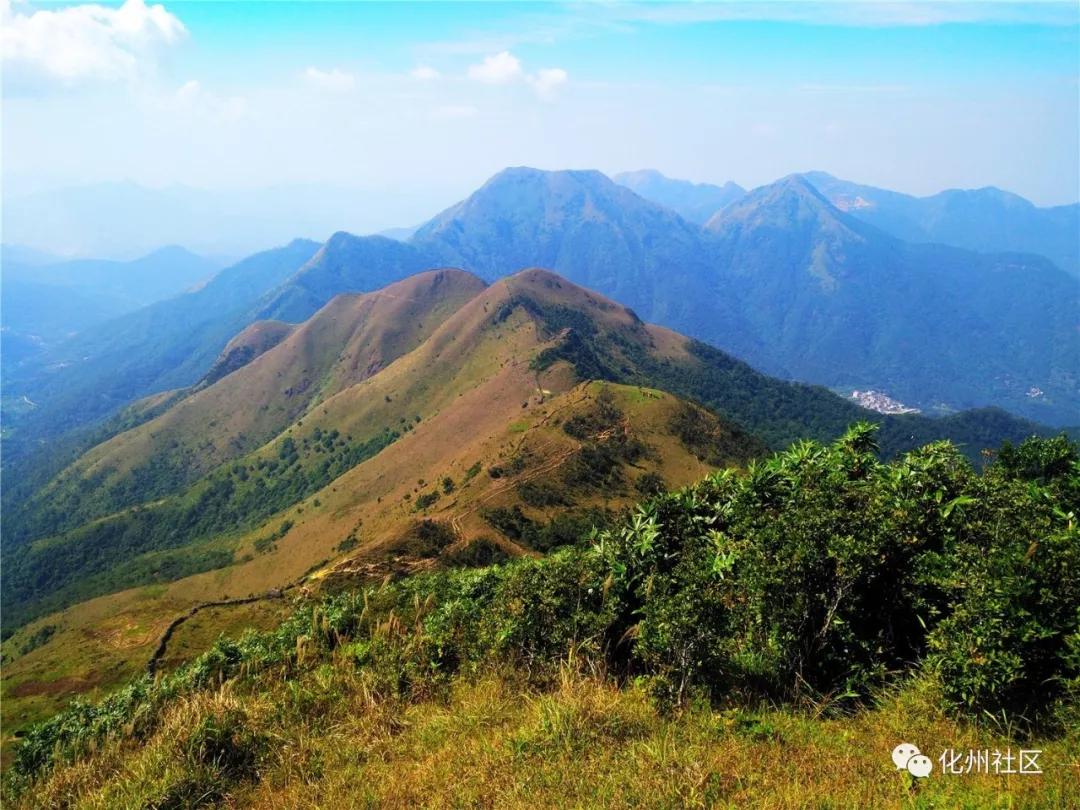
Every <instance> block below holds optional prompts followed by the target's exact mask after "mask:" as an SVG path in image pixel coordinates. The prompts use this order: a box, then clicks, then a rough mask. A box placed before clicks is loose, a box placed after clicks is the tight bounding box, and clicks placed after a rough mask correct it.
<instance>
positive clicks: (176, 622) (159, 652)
mask: <svg viewBox="0 0 1080 810" xmlns="http://www.w3.org/2000/svg"><path fill="white" fill-rule="evenodd" d="M293 587H295V583H294V584H292V585H289V586H287V587H286V588H275V589H273V590H270V591H267V592H266V593H264V594H261V595H259V596H245V597H242V598H237V599H219V600H217V601H214V602H200V603H199V604H197V605H195V606H194V607H193V608H191V609H190V610H188V612H187V613H184V614H183V615H180V616H177V617H176V618H175V619H173V620H172V621H171V622H169V626H168V627H166V628H165V632H164V633H162V634H161V638H160V639H158V644H157V647H156V648H155V649H154V653H153V655H151V656H150V660H149V661H147V662H146V672H147V673H148V674H150V675H153V674H154V673H156V672H157V668H158V664H159V663H160V662H161V659H162V658H164V657H165V652H166V650H167V649H168V646H169V640H170V639H171V638H172V637H173V633H175V632H176V630H177V628H179V627H180V625H182V624H183V623H184V622H186V621H187V620H188V619H190V618H193V617H194V616H195V615H196V614H197V613H198V612H199V611H200V610H203V609H205V608H214V607H229V606H231V605H250V604H252V603H254V602H261V601H263V600H264V599H284V598H285V591H286V590H288V589H289V588H293Z"/></svg>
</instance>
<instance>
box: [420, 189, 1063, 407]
mask: <svg viewBox="0 0 1080 810" xmlns="http://www.w3.org/2000/svg"><path fill="white" fill-rule="evenodd" d="M412 244H414V245H416V246H417V247H420V248H422V249H423V250H425V251H426V252H427V253H431V254H436V255H438V256H439V257H440V258H441V262H442V263H443V264H448V265H455V266H460V267H463V268H465V269H468V270H472V271H473V272H476V273H478V274H480V275H481V276H482V277H483V278H485V279H494V278H497V277H498V276H499V275H502V274H505V273H508V272H513V271H514V270H515V269H518V268H520V267H522V266H526V265H528V264H529V263H539V264H542V265H544V266H549V267H551V268H552V269H554V270H556V271H557V272H560V273H562V274H564V275H566V276H567V278H569V279H570V280H571V281H573V282H575V283H578V284H582V285H583V286H587V287H590V288H592V289H596V290H597V291H599V292H601V293H603V294H605V295H609V296H611V297H613V298H615V299H616V300H619V301H621V302H623V303H625V304H627V305H629V306H630V307H631V308H633V309H634V310H635V311H637V312H638V313H639V314H641V316H642V317H644V318H646V319H647V320H650V321H653V322H656V323H662V324H664V325H666V326H669V327H671V328H674V329H678V330H680V331H682V332H684V333H685V334H687V335H690V336H692V337H695V338H698V339H700V340H703V341H705V342H708V343H711V344H713V345H716V346H718V347H720V348H722V349H725V350H726V351H729V352H731V353H733V354H735V355H736V356H738V357H741V358H744V359H746V360H748V361H749V362H750V363H751V364H754V365H758V366H760V367H762V368H763V369H764V370H766V371H769V372H770V373H773V374H778V375H781V376H786V377H789V378H794V379H800V380H806V381H811V382H815V383H820V384H825V385H829V386H833V387H836V388H838V389H842V388H851V389H872V390H878V391H883V392H884V393H886V394H888V395H890V396H892V397H894V398H896V399H899V400H901V401H903V402H905V403H907V404H909V405H915V406H918V407H921V408H923V409H924V410H938V411H942V412H948V411H950V410H961V409H965V408H970V407H981V406H989V405H996V406H1001V407H1007V408H1010V409H1012V410H1014V411H1015V412H1017V413H1020V414H1022V415H1024V416H1027V417H1029V418H1032V419H1037V420H1040V421H1045V422H1049V423H1054V424H1076V423H1077V422H1080V405H1078V402H1080V397H1078V395H1077V374H1078V363H1077V357H1078V348H1077V334H1076V330H1075V317H1074V316H1075V312H1076V311H1077V307H1078V290H1077V288H1076V284H1075V282H1074V281H1073V280H1072V279H1070V278H1069V277H1068V276H1067V275H1065V274H1064V273H1063V272H1061V271H1058V270H1056V269H1055V268H1054V267H1053V266H1052V265H1051V264H1050V263H1049V262H1048V261H1047V260H1045V259H1042V258H1040V257H1037V256H1031V255H1018V254H978V253H974V252H970V251H964V250H960V249H956V248H949V247H945V246H941V245H932V244H911V243H906V242H903V241H901V240H898V239H896V238H895V237H891V236H889V235H888V234H886V233H884V232H882V231H880V230H879V229H877V228H875V227H873V226H870V225H868V224H867V223H864V222H862V221H861V220H859V219H857V218H856V217H854V216H853V215H851V214H850V213H846V212H844V211H841V210H840V209H838V208H836V206H833V205H832V204H831V203H829V202H828V200H827V199H825V197H824V196H823V195H822V194H820V193H819V192H817V191H816V190H815V189H814V188H813V186H812V185H811V184H810V183H809V182H807V181H806V180H803V179H800V178H798V177H794V176H793V177H790V178H786V179H784V180H783V181H780V182H779V183H776V184H773V185H771V186H766V187H763V188H761V189H757V190H755V191H754V192H752V193H751V194H749V195H747V196H746V197H745V198H743V199H742V200H740V201H739V202H737V203H732V204H731V205H729V206H728V207H727V208H725V209H724V210H723V211H721V212H720V213H718V214H717V215H715V216H714V217H713V218H711V219H710V221H709V223H708V224H707V225H706V227H705V228H704V229H703V230H702V229H698V228H696V227H695V226H694V225H692V224H691V223H688V222H686V221H685V220H683V219H682V218H680V217H678V216H677V215H676V214H674V212H672V211H670V210H669V209H666V208H664V207H662V206H659V205H657V204H655V203H651V202H649V201H647V200H644V199H642V198H641V197H638V196H637V195H635V194H633V193H632V192H630V191H629V190H627V189H625V188H622V187H620V186H618V185H616V184H615V183H613V182H612V181H610V180H609V179H608V178H606V177H605V176H604V175H602V174H599V173H598V172H542V171H538V170H534V169H525V168H517V169H508V170H506V171H504V172H501V173H500V174H498V175H496V176H495V177H493V178H492V179H491V180H489V181H488V182H487V183H486V184H485V185H484V186H483V187H482V188H481V189H479V190H478V191H477V192H475V193H474V194H473V195H471V196H470V197H469V198H468V199H466V200H464V201H462V202H461V203H459V204H457V205H456V206H453V207H452V208H450V209H448V210H447V211H444V212H443V213H441V214H439V215H438V216H437V217H435V218H434V219H433V220H431V222H429V223H427V224H426V225H424V226H422V227H421V228H420V229H419V230H418V231H417V232H416V234H415V235H414V237H413V239H412Z"/></svg>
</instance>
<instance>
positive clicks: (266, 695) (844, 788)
mask: <svg viewBox="0 0 1080 810" xmlns="http://www.w3.org/2000/svg"><path fill="white" fill-rule="evenodd" d="M370 687H371V684H370V683H369V682H368V678H367V677H366V675H365V672H364V671H363V670H361V671H357V670H356V669H355V667H352V666H350V665H345V663H344V662H337V663H335V664H326V665H323V666H321V667H320V668H318V669H315V670H312V671H310V672H307V673H305V674H304V675H303V677H301V678H299V679H297V680H293V681H278V682H277V683H274V684H273V685H270V684H261V685H260V688H259V689H258V690H251V689H247V688H243V687H238V686H237V685H236V684H235V682H230V683H228V684H226V685H225V686H223V687H222V688H221V689H219V690H216V691H213V692H209V693H199V694H196V695H193V696H191V697H190V698H186V699H184V700H182V701H178V702H177V703H176V704H175V705H173V706H171V707H170V708H169V710H168V711H167V714H166V716H165V718H164V719H163V722H162V723H161V726H160V728H159V729H158V731H157V732H156V733H155V734H154V735H153V736H152V737H151V738H150V739H149V740H148V741H146V743H145V744H141V743H140V744H135V743H132V742H130V741H128V742H122V741H118V742H110V743H107V744H106V745H104V746H103V747H102V749H101V750H99V751H97V752H95V753H94V754H93V755H91V756H89V757H87V758H85V759H82V760H79V761H77V762H76V763H75V764H73V765H69V766H66V767H62V768H59V769H57V770H56V771H55V772H54V773H53V774H52V775H51V777H50V778H49V779H48V780H46V781H45V782H43V783H41V784H39V785H38V786H37V788H36V789H35V790H34V791H33V792H32V793H30V794H27V795H24V796H23V797H22V800H21V802H20V803H19V804H18V805H17V806H19V807H58V806H63V807H87V808H110V809H111V808H140V807H155V808H164V807H192V806H198V805H200V804H217V803H224V804H226V806H240V807H266V808H303V807H327V808H330V807H334V808H339V807H391V808H393V807H401V808H405V807H418V806H424V807H529V808H535V807H671V808H675V807H761V808H769V807H775V808H800V807H806V808H810V807H813V808H826V807H830V808H848V807H851V808H854V807H860V808H866V807H874V808H889V807H913V808H934V807H942V808H956V807H971V808H984V807H1009V808H1014V807H1032V808H1043V807H1045V808H1063V807H1070V806H1075V802H1076V801H1077V796H1078V795H1080V792H1078V789H1080V734H1077V732H1076V730H1074V731H1073V732H1072V733H1070V734H1068V735H1066V736H1065V737H1064V738H1062V739H1058V740H1055V741H1045V742H1038V741H1030V740H1029V741H1027V742H1025V743H1024V746H1025V747H1034V748H1042V749H1044V754H1043V755H1042V759H1041V762H1042V763H1043V770H1044V771H1045V772H1044V774H1043V775H1041V776H1031V775H1024V776H1020V775H1015V776H985V775H984V776H975V775H956V776H950V775H943V774H941V773H939V772H936V771H935V773H934V774H932V775H931V777H930V778H928V779H925V780H921V781H918V782H917V781H916V780H914V779H913V778H912V777H911V776H909V775H908V774H907V773H906V772H898V771H896V770H895V769H894V767H893V765H892V762H891V760H890V757H889V754H890V751H891V750H892V748H893V746H895V745H896V744H897V743H898V741H900V740H918V741H919V742H920V743H921V744H922V747H923V750H924V751H937V750H938V749H943V748H946V747H953V748H957V749H965V750H966V749H968V748H987V747H989V748H991V749H993V748H995V747H1000V748H1001V749H1004V748H1006V747H1008V746H1009V745H1012V746H1013V749H1014V750H1015V749H1016V747H1017V742H1016V741H1015V740H1009V739H1008V738H1007V736H1006V735H1005V734H1003V733H1002V730H1000V729H997V730H992V729H990V728H988V727H985V726H982V727H980V726H976V725H971V724H967V723H964V722H958V721H956V720H953V719H950V718H949V717H948V716H947V715H946V714H944V713H943V712H942V711H941V710H940V709H939V708H938V707H939V706H940V700H939V696H938V695H936V694H935V689H934V687H933V684H932V682H930V681H921V682H916V683H913V684H909V685H908V686H907V687H905V688H904V689H902V690H893V691H891V692H889V693H887V694H885V695H884V696H883V697H882V698H881V699H880V700H879V701H878V702H877V705H876V706H875V707H874V708H870V709H865V710H861V711H858V712H855V713H853V714H849V715H846V716H841V717H835V718H827V717H818V716H815V712H814V711H813V710H812V709H810V708H807V709H805V710H793V709H790V708H788V709H782V710H781V709H762V710H758V711H752V710H748V709H745V708H731V709H723V708H708V707H704V706H697V707H695V706H691V707H689V708H687V709H686V710H684V711H682V712H681V713H679V714H677V715H672V716H669V717H664V716H661V715H660V714H658V713H657V711H656V709H655V708H654V703H653V701H651V700H650V699H649V696H648V695H647V694H646V693H645V691H644V690H642V689H639V688H637V687H635V686H634V685H629V686H626V687H624V688H619V687H617V686H616V685H615V684H614V683H613V681H612V680H610V679H608V678H604V677H602V676H598V675H595V674H592V675H586V674H579V673H575V672H574V671H573V670H571V669H570V668H569V667H564V668H563V670H562V672H561V673H560V675H559V676H558V677H556V678H555V679H554V682H553V683H551V684H550V685H549V686H548V687H547V688H544V689H537V688H535V687H530V686H527V685H525V684H523V683H522V682H521V681H520V679H519V678H518V677H517V676H515V675H514V674H512V673H510V674H503V675H497V674H489V675H484V676H480V677H477V678H469V679H466V678H458V679H455V680H454V681H453V682H452V683H450V684H449V685H448V686H447V688H446V689H445V690H442V691H440V693H439V694H435V695H431V696H429V697H427V698H426V699H423V700H419V701H404V700H401V699H380V698H378V697H377V696H376V695H377V690H373V689H371V688H370Z"/></svg>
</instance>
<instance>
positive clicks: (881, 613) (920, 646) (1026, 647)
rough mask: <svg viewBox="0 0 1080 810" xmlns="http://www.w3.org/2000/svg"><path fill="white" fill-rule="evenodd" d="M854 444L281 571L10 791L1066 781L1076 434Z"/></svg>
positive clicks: (244, 797) (895, 787)
mask: <svg viewBox="0 0 1080 810" xmlns="http://www.w3.org/2000/svg"><path fill="white" fill-rule="evenodd" d="M875 449H876V448H875V442H874V430H873V428H872V427H870V426H866V425H861V426H856V427H854V428H853V429H852V430H850V431H848V432H847V433H846V434H845V435H844V436H843V437H842V438H841V439H839V440H838V441H836V442H834V443H833V444H831V445H821V444H818V443H814V442H802V443H799V444H796V445H794V446H793V447H792V448H790V449H789V450H787V451H785V452H784V453H781V454H778V455H776V456H773V457H772V458H770V459H768V460H766V461H763V462H761V463H758V464H754V465H751V466H750V467H749V468H748V469H747V471H746V473H745V475H739V474H736V473H733V472H731V471H724V472H720V473H717V474H715V475H713V476H710V477H709V478H707V479H705V480H704V481H702V482H701V483H699V484H697V485H695V486H692V487H688V488H686V489H683V490H680V491H677V492H673V493H671V494H666V495H660V496H657V497H655V498H653V499H651V500H649V501H646V502H645V503H643V504H642V505H641V506H639V507H638V508H637V509H636V510H634V511H633V512H632V513H630V514H628V515H626V516H625V517H624V518H623V519H622V520H621V521H620V522H619V523H617V524H616V525H614V526H612V527H611V528H609V529H607V530H604V531H601V532H599V533H593V534H591V535H586V536H582V537H581V538H580V540H579V542H578V544H577V545H575V546H573V547H570V548H567V549H564V550H562V551H559V552H557V553H554V554H552V555H550V556H548V557H546V558H543V559H523V560H519V561H517V562H513V563H508V564H503V565H497V566H494V567H488V568H479V569H470V568H459V569H451V570H446V571H441V572H436V573H431V574H427V575H421V576H413V577H408V578H405V579H401V580H399V581H397V582H392V583H386V582H384V583H383V584H382V585H374V586H367V587H363V588H360V589H350V590H347V591H345V592H342V593H339V594H338V595H335V596H331V597H328V598H325V599H323V600H315V601H312V600H309V599H307V598H304V597H302V596H301V597H300V598H299V600H298V603H297V606H296V612H295V614H294V615H293V617H292V618H291V619H289V620H287V621H286V622H285V623H284V624H282V625H281V627H280V628H278V629H277V630H275V631H272V632H269V633H262V634H260V633H249V634H248V635H246V636H244V637H243V638H241V639H239V640H236V641H229V640H221V641H219V642H218V643H216V644H215V645H214V646H213V648H212V649H210V650H209V651H207V653H206V654H204V655H203V656H202V657H200V658H199V659H198V660H196V661H195V662H193V663H191V664H190V665H187V666H183V667H181V668H180V669H178V670H177V671H176V672H175V673H173V674H170V675H166V676H164V677H159V678H157V679H150V678H143V679H140V680H137V681H136V682H134V683H132V684H131V685H130V686H128V687H127V688H125V689H124V690H122V691H120V692H118V693H117V694H115V695H114V696H113V697H111V698H109V699H108V700H105V701H103V702H101V703H99V704H97V705H93V706H90V705H85V704H83V705H79V706H76V707H73V708H72V709H70V710H68V711H66V712H65V713H62V714H61V715H59V716H57V717H56V718H54V719H53V720H50V721H48V722H46V723H44V724H42V725H40V726H38V727H37V728H35V729H34V730H33V731H31V732H30V733H29V734H27V735H26V737H25V738H24V740H23V741H22V742H21V743H20V745H19V747H18V749H17V752H16V754H15V759H14V762H13V765H12V767H11V769H10V770H9V772H8V774H7V777H6V780H5V791H6V793H7V797H8V800H9V801H17V802H19V803H21V805H23V806H28V807H33V806H42V805H47V804H50V803H55V802H58V801H60V802H66V801H76V802H84V803H87V804H90V805H106V806H111V807H129V806H130V807H135V806H191V805H192V804H201V803H209V802H227V803H240V804H254V805H263V804H282V803H284V804H289V805H293V806H308V805H325V804H340V803H348V802H351V801H353V800H354V799H355V797H356V796H361V797H365V801H368V802H369V803H376V804H379V803H384V804H389V805H390V806H404V804H405V803H407V802H408V801H410V800H411V801H413V802H420V801H432V800H434V799H435V798H436V796H437V795H438V796H442V797H444V798H445V797H446V796H451V797H453V798H454V800H455V801H462V802H466V803H473V802H481V803H489V802H504V803H506V804H511V805H516V804H518V803H520V802H523V801H524V800H525V798H526V797H530V798H531V800H533V801H536V800H538V797H542V798H543V799H544V800H546V801H548V802H550V803H551V804H562V803H580V802H586V803H592V804H610V803H616V802H625V801H627V800H628V799H632V798H633V797H637V800H638V802H639V803H640V804H643V805H647V806H667V805H669V804H673V803H674V804H686V803H688V802H689V803H692V804H696V805H709V804H713V805H715V804H720V805H722V806H745V805H746V804H755V803H761V802H775V801H778V800H780V797H785V796H786V797H789V798H792V799H793V800H794V799H795V797H799V801H800V802H802V801H804V800H805V799H815V797H817V799H816V800H820V801H824V800H825V797H826V796H827V797H828V799H829V801H832V802H836V801H841V802H843V801H848V800H850V801H851V802H853V803H855V804H859V805H866V804H870V805H873V806H882V807H892V806H895V807H900V806H909V805H910V803H911V802H913V801H914V802H916V803H917V804H920V805H926V806H937V805H950V806H956V805H964V806H982V805H983V804H985V803H987V802H991V797H994V800H995V801H996V800H997V799H998V798H1000V792H1001V791H1005V793H1006V794H1007V796H1008V797H1009V800H1010V801H1011V802H1013V803H1017V804H1021V805H1023V806H1035V807H1052V806H1064V805H1063V804H1062V803H1063V802H1064V803H1066V804H1067V802H1068V801H1069V798H1068V797H1069V796H1071V795H1073V794H1074V787H1075V774H1073V773H1071V765H1070V764H1069V763H1070V758H1075V756H1076V754H1077V753H1078V750H1080V749H1078V745H1080V740H1078V739H1077V737H1076V728H1077V727H1080V726H1078V725H1077V722H1076V721H1077V715H1076V711H1077V708H1076V707H1077V704H1076V698H1077V689H1078V685H1080V667H1078V666H1077V660H1076V651H1075V646H1076V643H1077V639H1080V624H1078V616H1077V613H1076V609H1075V607H1076V604H1078V603H1080V591H1078V590H1077V583H1080V557H1078V555H1077V550H1078V549H1080V543H1078V540H1080V537H1078V534H1077V525H1076V521H1075V512H1076V509H1077V507H1078V506H1080V463H1078V458H1080V456H1078V453H1077V448H1076V446H1075V445H1070V444H1069V443H1067V442H1065V441H1064V440H1061V439H1055V440H1031V441H1028V442H1025V443H1024V444H1023V445H1021V446H1019V447H1012V446H1006V447H1004V448H1002V449H1001V451H1000V453H999V454H998V457H997V461H996V462H995V464H994V465H992V466H991V467H990V468H989V469H988V470H987V471H986V472H984V473H983V474H978V473H976V472H975V471H974V470H973V469H972V468H971V467H970V466H969V465H968V464H967V463H966V462H965V460H964V459H963V457H962V456H961V455H960V454H959V453H958V452H957V451H956V450H955V448H953V447H951V446H950V445H948V444H947V443H937V444H932V445H928V446H926V447H923V448H920V449H918V450H915V451H913V452H911V453H909V454H906V455H904V456H903V457H901V458H898V459H897V460H895V461H894V462H891V463H889V464H883V463H881V462H880V461H878V460H877V457H876V455H875ZM780 593H782V594H783V595H784V598H783V599H778V598H776V597H777V594H780ZM1036 594H1037V595H1038V598H1037V599H1036V598H1034V597H1035V595H1036ZM995 717H999V718H1006V720H1005V722H1001V721H998V720H995V719H994V718H995ZM934 735H942V736H934ZM908 736H912V737H917V738H918V739H919V741H920V742H921V743H922V744H923V745H924V746H925V748H924V750H927V749H929V748H930V746H931V745H934V746H947V745H953V746H956V745H965V744H967V745H971V746H972V747H980V748H981V747H986V746H991V747H992V746H994V745H997V746H1001V747H1004V746H1012V747H1018V746H1020V745H1025V746H1029V747H1033V748H1038V749H1040V750H1042V751H1044V756H1045V760H1044V766H1043V767H1044V773H1043V774H1042V775H1041V776H1040V777H1039V778H1038V779H1037V780H1036V779H1035V778H1032V779H1016V780H1011V781H1008V782H1002V781H1001V780H999V779H998V778H994V777H980V776H972V777H971V778H969V779H960V778H956V779H953V778H951V777H948V776H945V775H941V774H937V775H936V776H937V778H931V779H929V780H925V781H917V780H913V779H912V778H911V777H910V776H908V775H905V774H903V773H899V774H898V773H897V772H896V771H895V769H894V766H893V765H892V763H891V761H890V760H889V758H888V752H889V750H890V748H891V746H893V745H895V744H896V740H898V739H900V738H901V737H903V738H905V739H906V738H907V737H908ZM451 740H452V741H453V742H452V744H451ZM781 754H782V756H783V757H784V758H785V759H786V760H787V764H786V765H785V764H784V762H783V761H782V760H778V759H777V758H778V757H780V756H781ZM793 757H794V758H796V759H795V760H794V761H793V760H792V758H793ZM837 757H839V758H840V759H841V760H842V761H843V763H844V764H845V765H846V766H847V767H846V768H845V769H843V770H842V773H843V774H844V775H843V776H840V777H838V776H837V770H836V758H837ZM822 758H823V759H824V761H818V760H820V759H822ZM571 761H572V762H573V768H572V771H573V776H571V777H567V776H565V775H563V776H561V777H560V776H559V775H558V773H559V770H558V769H559V767H560V764H563V765H565V764H566V763H569V762H571ZM762 762H766V763H773V765H774V767H775V770H772V769H765V770H763V769H762V768H761V767H760V766H761V763H762ZM750 763H753V764H754V767H752V768H751V767H750ZM742 768H745V769H746V770H745V771H742V770H741V769H742ZM848 769H850V770H848ZM752 774H753V775H752ZM684 777H693V778H684ZM436 786H438V789H439V791H440V792H439V794H436V793H435V792H434V791H435V789H436Z"/></svg>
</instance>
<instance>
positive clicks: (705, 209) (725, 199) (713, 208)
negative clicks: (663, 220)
mask: <svg viewBox="0 0 1080 810" xmlns="http://www.w3.org/2000/svg"><path fill="white" fill-rule="evenodd" d="M611 179H612V180H614V181H615V182H616V183H618V184H619V185H620V186H626V187H627V188H628V189H630V190H631V191H633V192H634V193H635V194H637V195H639V196H641V197H644V198H645V199H646V200H652V201H653V202H656V203H660V205H663V206H665V207H667V208H670V209H671V210H672V211H674V212H675V213H677V214H678V215H679V216H681V217H682V218H683V219H685V220H688V221H690V222H694V223H696V224H698V225H704V224H705V223H706V222H707V221H708V220H709V218H710V217H712V216H713V215H714V214H715V213H716V212H718V211H720V210H721V209H722V208H724V207H725V206H727V205H730V204H731V203H733V202H736V201H737V200H740V199H742V198H743V197H744V196H745V195H746V189H745V188H743V187H742V186H740V185H738V184H737V183H732V182H730V181H729V182H727V183H724V185H722V186H714V185H711V184H709V183H691V182H690V181H689V180H673V179H671V178H670V177H665V176H664V175H662V174H660V172H658V171H656V170H655V169H641V170H639V171H636V172H623V173H622V174H617V175H615V176H614V177H612V178H611Z"/></svg>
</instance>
